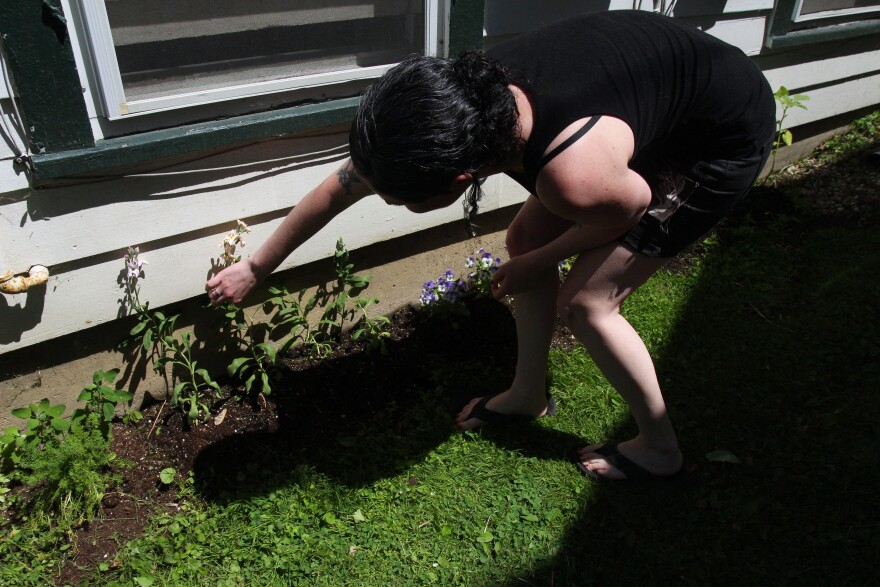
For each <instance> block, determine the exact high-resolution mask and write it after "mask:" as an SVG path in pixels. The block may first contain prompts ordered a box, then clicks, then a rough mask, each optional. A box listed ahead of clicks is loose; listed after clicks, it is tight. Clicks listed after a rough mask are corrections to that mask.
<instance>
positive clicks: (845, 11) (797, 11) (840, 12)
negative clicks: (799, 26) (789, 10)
mask: <svg viewBox="0 0 880 587" xmlns="http://www.w3.org/2000/svg"><path fill="white" fill-rule="evenodd" d="M803 7H804V0H797V4H795V6H794V14H793V15H792V19H791V20H792V22H808V21H811V20H822V19H824V18H834V17H837V16H850V15H853V14H865V13H868V12H880V6H863V7H861V8H835V9H833V10H823V11H822V12H814V13H812V14H803V15H802V14H801V9H802V8H803Z"/></svg>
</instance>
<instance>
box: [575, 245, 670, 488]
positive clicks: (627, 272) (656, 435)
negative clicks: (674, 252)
mask: <svg viewBox="0 0 880 587" xmlns="http://www.w3.org/2000/svg"><path fill="white" fill-rule="evenodd" d="M665 261H666V260H665V259H657V258H652V257H648V256H645V255H642V254H640V253H635V252H633V251H631V250H630V249H628V248H627V247H625V246H623V245H621V244H619V243H609V244H607V245H604V246H602V247H599V248H597V249H594V250H591V251H587V252H585V253H582V254H581V255H580V256H579V258H578V260H577V262H576V263H575V264H574V266H573V267H572V270H571V272H570V273H569V275H568V278H567V279H566V282H565V284H564V285H563V287H562V290H561V291H560V296H559V307H560V312H561V314H562V317H563V319H564V320H565V322H566V324H567V325H568V327H569V329H570V330H571V331H572V333H573V334H574V335H575V337H577V339H578V340H579V341H580V342H581V343H582V344H583V345H584V346H585V347H586V349H587V351H588V352H589V353H590V356H591V357H592V358H593V360H594V361H595V363H596V365H597V366H598V367H599V369H600V370H601V371H602V373H603V374H604V375H605V377H606V379H608V381H609V383H611V385H612V386H613V387H614V389H615V390H617V392H618V393H620V395H621V396H622V397H623V399H624V400H625V401H626V402H627V404H628V405H629V408H630V411H631V413H632V415H633V418H634V419H635V421H636V424H637V425H638V428H639V434H638V436H636V437H635V438H634V439H632V440H629V441H626V442H621V443H620V444H619V446H618V448H619V450H620V452H621V454H623V455H624V456H626V457H627V458H629V459H630V460H631V461H633V462H635V463H636V464H638V465H641V466H642V467H643V468H645V469H647V470H648V471H650V472H651V473H654V474H657V475H671V474H674V473H676V472H677V471H678V470H679V469H680V467H681V462H682V456H681V452H680V451H679V449H678V441H677V439H676V437H675V432H674V431H673V429H672V424H671V422H670V420H669V415H668V414H667V411H666V404H665V402H664V401H663V395H662V393H661V391H660V384H659V383H658V381H657V375H656V372H655V370H654V363H653V361H652V359H651V356H650V354H649V353H648V349H647V348H646V347H645V343H644V342H643V341H642V339H641V337H640V336H639V334H638V333H637V332H636V331H635V329H633V327H632V326H631V325H630V324H629V322H627V320H626V319H625V318H624V317H623V316H622V315H621V314H620V306H621V304H622V303H623V301H624V300H625V299H626V298H627V297H628V296H629V295H630V294H631V293H632V292H634V291H635V290H636V289H638V288H639V287H640V286H641V285H642V284H643V283H645V281H647V280H648V278H650V277H651V276H652V275H653V274H654V273H655V272H656V271H657V270H658V269H660V267H662V266H663V264H664V263H665ZM598 446H599V445H594V446H588V447H585V448H583V449H581V450H580V451H579V455H580V459H581V462H583V463H584V465H585V466H586V467H587V468H588V469H590V470H591V471H593V472H595V473H596V474H598V475H600V476H604V477H609V478H615V479H620V478H625V475H624V474H623V473H621V472H620V471H618V470H617V469H616V468H615V467H613V466H612V465H611V464H609V463H608V462H607V461H606V460H605V458H604V457H602V456H600V455H598V454H596V453H594V452H593V450H594V449H596V448H598Z"/></svg>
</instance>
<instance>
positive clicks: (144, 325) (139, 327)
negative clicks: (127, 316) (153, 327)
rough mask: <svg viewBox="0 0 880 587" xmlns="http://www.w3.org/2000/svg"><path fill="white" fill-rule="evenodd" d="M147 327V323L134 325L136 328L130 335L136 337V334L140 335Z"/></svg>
mask: <svg viewBox="0 0 880 587" xmlns="http://www.w3.org/2000/svg"><path fill="white" fill-rule="evenodd" d="M146 327H147V323H146V322H138V323H137V324H135V325H134V328H132V329H131V330H130V331H129V333H128V334H129V335H131V336H135V335H136V334H138V333H140V331H141V330H143V329H144V328H146Z"/></svg>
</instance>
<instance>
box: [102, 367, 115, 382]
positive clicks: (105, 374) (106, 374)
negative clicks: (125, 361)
mask: <svg viewBox="0 0 880 587" xmlns="http://www.w3.org/2000/svg"><path fill="white" fill-rule="evenodd" d="M98 373H100V374H101V381H104V382H105V383H111V382H112V381H113V380H114V379H116V376H117V375H119V369H110V370H109V371H98Z"/></svg>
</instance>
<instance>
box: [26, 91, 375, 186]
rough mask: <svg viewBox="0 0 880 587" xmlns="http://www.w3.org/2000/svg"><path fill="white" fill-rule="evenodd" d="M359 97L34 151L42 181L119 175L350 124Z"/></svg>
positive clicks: (37, 178)
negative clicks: (179, 158) (123, 171)
mask: <svg viewBox="0 0 880 587" xmlns="http://www.w3.org/2000/svg"><path fill="white" fill-rule="evenodd" d="M359 100H360V99H359V98H357V97H354V98H344V99H340V100H333V101H331V102H324V103H321V104H307V105H304V106H295V107H291V108H286V109H284V110H273V111H270V112H261V113H258V114H249V115H246V116H238V117H235V118H228V119H224V120H215V121H211V122H203V123H198V124H190V125H185V126H180V127H176V128H172V129H164V130H157V131H150V132H143V133H138V134H136V135H131V136H125V137H119V138H113V139H107V140H103V141H96V142H95V145H94V146H93V147H85V148H81V149H71V150H67V151H59V152H56V153H47V154H42V155H40V154H34V155H33V156H32V163H33V176H34V180H35V182H36V184H37V185H38V186H39V185H41V184H42V185H44V184H45V183H46V182H48V181H50V180H62V179H64V178H76V177H87V176H89V175H113V174H114V170H121V169H124V168H126V167H131V166H134V165H138V164H143V163H147V162H149V161H155V160H159V159H166V158H169V157H175V156H180V155H186V154H190V153H196V152H204V151H210V150H212V149H217V148H220V147H224V146H228V145H234V144H240V143H246V142H249V141H256V140H260V139H265V138H267V137H273V136H276V137H277V136H283V135H288V134H293V133H297V132H303V131H307V130H314V129H319V128H326V127H331V126H336V125H340V124H345V123H348V122H350V121H351V120H352V119H353V118H354V114H355V111H356V110H357V106H358V102H359Z"/></svg>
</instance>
